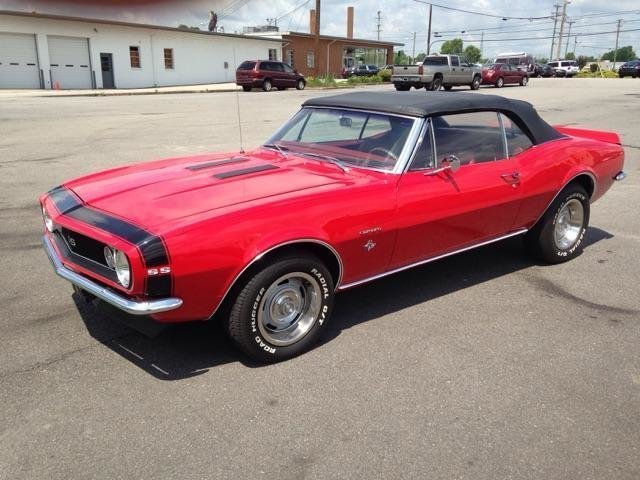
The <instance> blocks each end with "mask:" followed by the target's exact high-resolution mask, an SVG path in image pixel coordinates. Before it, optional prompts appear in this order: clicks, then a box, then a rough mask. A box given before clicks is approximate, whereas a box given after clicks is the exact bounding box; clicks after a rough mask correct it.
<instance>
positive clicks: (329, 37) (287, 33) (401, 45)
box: [281, 32, 404, 47]
mask: <svg viewBox="0 0 640 480" xmlns="http://www.w3.org/2000/svg"><path fill="white" fill-rule="evenodd" d="M281 33H282V35H296V36H300V37H309V38H315V35H313V34H311V33H306V32H281ZM320 38H323V39H327V40H342V41H343V42H354V43H359V42H361V43H375V44H378V45H393V46H394V47H403V46H404V43H398V42H385V41H383V40H367V39H365V38H348V37H335V36H333V35H320Z"/></svg>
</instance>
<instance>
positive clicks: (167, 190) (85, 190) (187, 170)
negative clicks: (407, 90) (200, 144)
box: [65, 150, 349, 230]
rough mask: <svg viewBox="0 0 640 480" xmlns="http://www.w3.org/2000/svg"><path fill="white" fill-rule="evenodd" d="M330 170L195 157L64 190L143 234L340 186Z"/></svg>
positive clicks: (110, 173) (338, 175)
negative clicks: (197, 217) (195, 217)
mask: <svg viewBox="0 0 640 480" xmlns="http://www.w3.org/2000/svg"><path fill="white" fill-rule="evenodd" d="M348 178H349V176H348V175H347V174H345V172H343V171H341V170H340V169H339V168H337V167H336V166H335V165H332V164H330V163H320V162H314V161H311V162H310V161H304V160H302V159H299V158H296V157H291V156H290V157H288V158H283V157H282V156H280V155H279V154H278V153H277V152H271V151H266V150H257V151H255V152H251V153H249V154H245V153H239V154H238V153H235V154H226V155H225V154H222V155H200V156H196V157H184V158H173V159H167V160H160V161H156V162H150V163H141V164H136V165H131V166H126V167H121V168H116V169H113V170H107V171H105V172H100V173H96V174H93V175H89V176H86V177H82V178H79V179H76V180H73V181H71V182H68V183H66V184H65V186H66V187H67V188H70V189H71V190H73V191H74V192H75V193H76V194H77V195H78V196H79V197H80V198H81V199H82V201H83V202H85V203H86V204H88V205H90V206H93V207H95V208H97V209H100V210H103V211H105V212H108V213H111V214H115V215H117V216H119V217H121V218H124V219H127V220H130V221H132V222H134V223H136V224H137V225H139V226H141V227H145V228H149V229H156V230H157V229H159V228H160V226H162V225H165V226H166V225H167V222H170V221H175V220H177V219H180V218H185V217H189V216H192V215H197V214H200V213H203V212H207V211H214V210H218V209H222V208H225V207H231V206H234V205H240V204H245V203H248V202H256V201H260V200H263V199H269V198H270V197H276V196H281V195H290V196H296V195H299V194H301V193H305V192H307V191H309V190H312V189H318V188H326V186H328V185H333V184H340V183H345V182H347V181H348Z"/></svg>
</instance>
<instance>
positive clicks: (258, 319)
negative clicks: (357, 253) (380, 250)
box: [227, 254, 335, 363]
mask: <svg viewBox="0 0 640 480" xmlns="http://www.w3.org/2000/svg"><path fill="white" fill-rule="evenodd" d="M334 295H335V294H334V285H333V279H332V277H331V274H330V273H329V270H328V269H327V268H326V267H325V265H324V264H323V263H322V262H321V261H320V260H319V259H318V258H316V257H314V256H311V255H300V254H297V255H291V256H286V257H283V258H281V259H280V260H278V261H276V262H274V263H272V264H271V265H268V266H266V267H265V268H264V269H262V270H261V271H259V272H257V273H256V274H255V275H254V276H253V277H252V278H250V279H248V281H247V283H246V284H245V285H244V287H242V290H241V291H240V293H239V294H238V296H237V297H236V300H235V303H234V304H233V306H232V307H231V312H230V314H229V318H228V320H227V332H228V334H229V336H230V337H231V339H232V340H233V341H234V342H235V344H236V345H237V346H238V348H240V350H242V351H243V352H244V353H245V354H247V355H248V356H249V357H251V358H252V359H254V360H256V361H258V362H261V363H273V362H279V361H281V360H286V359H288V358H291V357H295V356H297V355H300V354H301V353H303V352H305V351H306V350H308V349H309V348H310V347H311V346H312V345H314V344H315V343H316V342H317V341H318V339H319V338H320V336H321V334H322V332H323V331H324V330H325V329H326V326H327V324H328V321H329V318H330V316H331V311H332V308H333V300H334ZM296 312H297V313H296ZM274 314H275V315H274ZM278 316H279V317H280V318H278ZM277 322H279V323H280V325H279V324H278V323H277ZM294 326H295V328H293V329H291V327H294Z"/></svg>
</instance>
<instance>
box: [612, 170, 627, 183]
mask: <svg viewBox="0 0 640 480" xmlns="http://www.w3.org/2000/svg"><path fill="white" fill-rule="evenodd" d="M625 178H627V174H626V173H624V171H620V172H619V173H618V174H617V175H616V176H615V177H613V179H614V180H615V181H616V182H621V181H622V180H624V179H625Z"/></svg>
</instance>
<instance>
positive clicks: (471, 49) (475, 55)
mask: <svg viewBox="0 0 640 480" xmlns="http://www.w3.org/2000/svg"><path fill="white" fill-rule="evenodd" d="M464 56H465V57H466V59H467V61H468V62H470V63H478V62H479V61H480V59H481V58H482V52H480V49H479V48H478V47H476V46H475V45H467V48H465V49H464Z"/></svg>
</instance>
